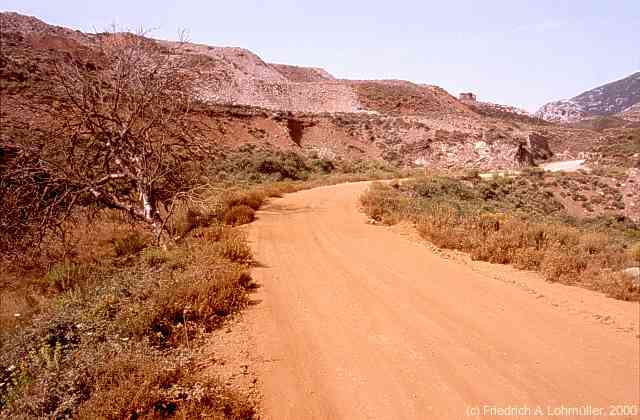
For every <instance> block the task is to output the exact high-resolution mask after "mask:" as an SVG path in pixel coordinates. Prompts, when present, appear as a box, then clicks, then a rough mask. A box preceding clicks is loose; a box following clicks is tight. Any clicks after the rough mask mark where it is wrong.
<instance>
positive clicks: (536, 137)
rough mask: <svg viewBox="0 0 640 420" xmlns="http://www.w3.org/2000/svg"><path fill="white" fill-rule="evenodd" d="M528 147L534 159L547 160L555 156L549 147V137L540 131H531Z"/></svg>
mask: <svg viewBox="0 0 640 420" xmlns="http://www.w3.org/2000/svg"><path fill="white" fill-rule="evenodd" d="M527 148H528V149H529V152H530V153H531V156H532V157H533V159H538V160H547V159H549V158H551V157H552V156H553V152H552V151H551V148H550V147H549V139H548V138H547V137H545V136H543V135H542V134H539V133H530V134H529V136H528V137H527Z"/></svg>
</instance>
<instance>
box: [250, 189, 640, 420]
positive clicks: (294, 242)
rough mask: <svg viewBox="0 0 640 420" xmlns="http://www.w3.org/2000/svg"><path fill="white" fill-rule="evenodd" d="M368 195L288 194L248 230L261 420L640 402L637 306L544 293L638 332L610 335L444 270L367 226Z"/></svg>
mask: <svg viewBox="0 0 640 420" xmlns="http://www.w3.org/2000/svg"><path fill="white" fill-rule="evenodd" d="M366 185H367V184H366V183H351V184H341V185H337V186H331V187H322V188H316V189H313V190H308V191H302V192H298V193H295V194H289V195H286V196H285V197H283V198H280V199H275V200H273V201H272V202H271V204H270V205H268V206H267V207H266V208H265V209H264V210H263V211H260V212H259V213H258V220H257V221H256V222H255V223H254V224H253V225H252V226H251V227H250V239H251V241H252V246H253V247H254V250H255V254H256V259H257V261H259V263H260V264H261V265H262V266H261V267H259V268H256V269H255V270H254V277H255V279H256V280H257V282H258V283H259V284H260V285H261V288H260V289H259V291H258V292H257V293H256V296H255V298H256V301H257V304H256V305H254V306H253V307H252V308H251V309H250V310H249V311H248V312H247V316H246V319H247V321H248V323H249V325H250V330H251V331H252V332H251V333H252V335H253V336H254V337H253V340H254V342H255V345H256V348H255V351H256V353H257V354H258V355H259V356H260V358H261V361H260V362H259V363H258V366H257V370H258V373H259V375H260V377H261V385H262V392H263V397H264V401H263V408H264V413H263V414H264V417H266V418H269V419H307V418H326V419H362V418H380V419H402V418H430V419H431V418H442V419H458V418H473V416H472V417H466V409H467V407H474V406H482V405H485V404H492V405H497V406H529V407H536V406H537V405H541V406H542V408H543V409H544V410H545V412H546V410H547V407H560V406H562V405H564V406H565V407H579V406H584V405H591V406H594V407H605V408H607V407H608V406H609V405H610V404H638V403H639V401H638V400H639V398H640V389H639V387H640V377H639V360H638V358H639V356H640V355H639V352H640V349H639V340H638V338H637V336H636V335H637V323H638V319H637V317H638V306H637V304H633V303H628V302H620V301H616V300H613V299H608V298H605V297H603V296H601V295H599V294H597V293H594V292H590V291H587V290H583V289H577V288H573V287H567V286H559V285H553V286H549V287H550V288H551V289H550V290H551V292H552V293H553V294H554V296H553V298H554V301H560V302H563V301H567V302H568V301H569V300H570V301H571V302H570V303H571V304H572V305H574V306H575V305H578V306H579V305H589V306H595V307H597V308H598V311H599V312H600V313H601V314H602V316H607V314H608V313H611V314H614V315H615V317H616V319H615V321H616V324H615V325H632V326H633V327H632V328H633V329H635V331H633V330H631V329H630V328H628V329H627V330H624V329H621V328H615V327H614V326H613V325H607V324H604V323H602V322H599V321H598V320H594V319H593V318H592V317H590V316H587V315H585V314H588V311H581V310H572V311H568V310H566V308H564V307H563V306H562V305H560V306H558V305H556V304H554V305H551V304H549V302H548V300H546V299H539V296H538V297H536V295H535V294H532V293H529V292H525V291H524V290H522V288H518V287H515V286H514V285H512V284H509V283H507V282H502V281H498V280H496V279H494V278H491V277H490V276H487V275H486V273H485V274H482V273H478V272H476V271H474V270H472V269H471V268H470V267H469V266H466V265H464V264H461V263H458V262H453V261H449V260H446V259H443V258H442V257H439V256H437V255H435V254H433V253H432V252H430V251H429V250H428V248H426V247H425V246H423V245H421V244H418V243H412V242H410V241H408V240H407V239H406V238H404V237H402V236H400V235H398V234H396V233H394V232H391V231H390V230H389V229H387V228H385V227H380V226H372V225H368V224H366V223H365V221H366V217H365V216H364V215H363V214H362V213H360V212H359V211H358V204H357V198H358V196H359V195H360V194H361V193H362V192H363V191H364V190H365V188H366ZM515 273H516V275H517V272H515ZM540 286H541V287H547V285H545V284H544V282H542V281H540ZM545 293H549V290H546V289H545ZM587 309H588V308H587ZM537 418H540V417H537ZM555 418H559V417H555ZM562 418H572V416H566V417H562ZM590 418H594V417H590ZM618 418H620V417H618Z"/></svg>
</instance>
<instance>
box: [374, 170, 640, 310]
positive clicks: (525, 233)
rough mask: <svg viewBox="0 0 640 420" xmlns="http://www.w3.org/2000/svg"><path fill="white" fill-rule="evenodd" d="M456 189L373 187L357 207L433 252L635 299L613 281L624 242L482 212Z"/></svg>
mask: <svg viewBox="0 0 640 420" xmlns="http://www.w3.org/2000/svg"><path fill="white" fill-rule="evenodd" d="M457 182H459V181H455V180H442V179H439V180H436V181H435V182H431V181H430V180H428V179H425V180H420V181H417V182H416V183H413V184H412V183H409V184H408V185H407V186H405V187H402V188H399V187H397V186H396V187H395V188H394V186H388V185H384V184H373V185H372V187H371V188H370V189H369V190H368V191H367V192H366V193H365V194H364V196H363V197H362V198H361V202H362V204H363V207H364V210H365V212H366V213H367V214H368V215H369V216H370V217H372V218H374V219H376V220H378V221H381V222H383V223H388V224H392V223H395V222H397V221H398V220H403V219H404V220H410V221H412V222H414V223H415V225H416V228H417V230H418V232H419V233H420V234H421V235H422V236H423V237H424V238H426V239H428V240H429V241H431V242H433V243H434V244H435V245H437V246H439V247H442V248H448V249H456V250H460V251H463V252H467V253H469V254H470V255H471V257H472V258H473V259H476V260H482V261H488V262H491V263H497V264H512V265H514V266H516V267H518V268H523V269H530V270H537V271H540V272H541V273H542V274H543V275H544V276H545V278H546V279H547V280H549V281H557V282H561V283H565V284H579V285H582V286H584V287H588V288H592V289H595V290H600V291H603V292H606V293H608V294H609V295H611V296H613V297H616V298H619V299H625V300H640V288H638V287H637V286H633V284H631V282H629V281H623V280H622V278H621V276H618V275H616V273H617V272H618V271H620V270H622V269H624V268H625V267H627V266H630V265H631V264H632V258H630V257H629V256H628V255H627V254H626V253H625V248H626V247H627V243H626V242H625V241H624V240H623V239H621V238H620V237H619V236H618V235H617V234H616V233H617V232H616V231H613V233H612V232H607V231H599V230H593V229H585V228H583V227H582V228H581V227H576V226H571V225H568V224H566V223H563V222H562V221H561V220H560V219H555V218H551V217H547V218H544V217H542V218H541V217H539V216H537V217H533V218H529V217H527V213H525V212H515V211H506V212H496V211H495V210H494V211H492V212H489V211H486V210H485V208H486V207H485V203H483V201H482V200H478V199H477V196H474V195H473V194H471V193H469V195H468V197H467V199H466V200H465V199H464V197H465V196H466V195H467V193H468V192H465V191H464V185H462V186H461V185H458V184H457ZM416 192H418V193H417V194H416ZM447 195H450V196H449V197H447ZM461 195H462V196H463V199H460V196H461ZM447 198H449V200H447ZM494 208H495V207H494Z"/></svg>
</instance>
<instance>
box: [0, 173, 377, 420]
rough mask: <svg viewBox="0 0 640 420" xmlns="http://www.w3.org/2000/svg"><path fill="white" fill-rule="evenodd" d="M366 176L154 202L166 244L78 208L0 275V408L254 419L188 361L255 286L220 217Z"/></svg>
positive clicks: (237, 242)
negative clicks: (64, 225) (62, 228)
mask: <svg viewBox="0 0 640 420" xmlns="http://www.w3.org/2000/svg"><path fill="white" fill-rule="evenodd" d="M384 175H389V173H388V172H386V173H383V172H381V173H380V176H384ZM365 178H369V175H363V174H359V173H351V174H338V175H329V176H325V177H322V178H313V179H311V180H308V181H305V182H301V181H286V182H268V183H263V184H260V185H253V186H250V185H247V186H244V187H238V186H237V185H234V186H233V188H232V189H229V188H225V187H224V185H219V186H205V187H202V188H199V189H197V190H194V191H192V192H190V193H188V194H183V195H180V196H179V197H178V198H177V199H176V200H174V202H173V203H171V204H170V206H169V208H166V209H165V208H162V209H161V211H162V212H163V216H164V217H167V218H168V221H167V225H166V227H167V230H168V231H169V233H170V235H171V240H169V241H164V242H163V246H162V247H159V246H153V244H154V243H155V239H156V238H155V237H153V236H152V235H151V234H150V233H148V231H147V230H145V228H144V227H142V226H140V225H136V224H135V222H133V221H132V220H131V219H130V218H128V217H126V216H123V215H122V214H121V213H117V212H113V211H111V210H105V211H100V212H98V214H97V215H96V214H93V215H92V216H86V217H85V216H84V215H80V216H78V217H77V218H76V221H75V222H74V224H72V225H70V226H69V229H68V230H67V232H66V233H67V234H66V237H65V241H66V242H65V243H64V244H60V241H59V238H53V237H52V238H51V239H50V240H47V241H45V243H44V244H43V248H42V251H43V252H41V258H39V259H34V260H33V261H34V262H33V263H32V265H31V266H25V267H22V268H21V269H19V270H18V269H15V270H14V271H11V272H10V273H7V274H5V275H4V276H3V277H2V283H1V284H0V286H1V287H2V289H1V293H2V308H0V327H1V329H2V330H1V331H0V350H1V351H0V383H2V384H3V385H1V386H0V410H1V413H2V416H7V417H11V418H33V417H52V418H65V417H80V418H156V417H157V418H161V417H167V416H171V417H177V418H196V417H207V418H239V419H240V418H242V419H244V418H251V417H252V416H253V409H252V407H251V405H250V404H249V403H248V402H246V401H243V400H242V397H238V396H235V395H233V394H230V393H229V392H228V391H227V390H226V389H225V388H224V386H221V385H220V384H218V383H216V382H211V381H209V380H206V379H204V378H200V377H198V372H197V371H195V370H194V369H193V368H192V367H191V366H192V365H193V362H195V361H197V358H198V357H199V354H200V353H199V350H198V346H199V345H201V344H202V343H203V342H204V337H205V335H206V334H207V332H208V331H210V330H211V329H214V328H216V327H218V326H219V325H220V323H221V322H222V320H224V319H225V317H227V316H229V315H230V314H233V313H235V312H237V311H239V310H241V309H242V308H243V307H244V305H246V303H247V300H248V293H250V291H251V289H252V288H253V285H252V284H251V277H250V276H249V273H248V270H249V268H250V264H251V263H252V261H253V258H252V254H251V249H250V248H249V246H248V244H247V242H246V238H245V237H244V235H243V233H242V232H241V231H240V230H238V228H235V227H231V226H229V225H225V222H227V223H230V224H232V225H238V224H242V223H246V222H249V221H251V220H252V218H253V212H254V211H256V210H257V209H259V208H260V207H261V206H262V205H263V204H264V202H265V201H266V200H267V199H268V197H275V196H279V195H281V194H285V193H290V192H295V191H298V190H301V189H305V188H312V187H315V186H319V185H326V184H334V183H339V182H344V181H354V180H361V179H365ZM231 215H233V216H231ZM35 254H37V253H35V252H34V255H35ZM15 314H20V316H15ZM36 315H37V316H36ZM10 366H15V368H14V369H11V370H7V369H8V368H9V367H10Z"/></svg>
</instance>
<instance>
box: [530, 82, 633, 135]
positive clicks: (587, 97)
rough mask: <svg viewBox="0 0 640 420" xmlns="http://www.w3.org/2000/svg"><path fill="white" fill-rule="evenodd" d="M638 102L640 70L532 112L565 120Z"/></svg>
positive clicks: (616, 110) (601, 113)
mask: <svg viewBox="0 0 640 420" xmlns="http://www.w3.org/2000/svg"><path fill="white" fill-rule="evenodd" d="M639 102H640V72H637V73H634V74H632V75H630V76H628V77H625V78H624V79H620V80H617V81H615V82H611V83H607V84H605V85H602V86H599V87H597V88H595V89H591V90H588V91H586V92H583V93H581V94H580V95H578V96H575V97H573V98H571V99H568V100H560V101H555V102H550V103H547V104H545V105H544V106H542V108H540V109H539V110H538V111H537V112H536V114H535V115H536V116H537V117H539V118H542V119H544V120H546V121H553V122H561V123H568V122H575V121H579V120H581V119H584V118H589V117H597V116H607V115H613V114H617V113H620V112H622V111H624V110H625V109H627V108H630V107H632V106H633V105H635V104H637V103H639Z"/></svg>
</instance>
